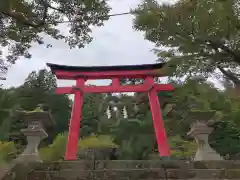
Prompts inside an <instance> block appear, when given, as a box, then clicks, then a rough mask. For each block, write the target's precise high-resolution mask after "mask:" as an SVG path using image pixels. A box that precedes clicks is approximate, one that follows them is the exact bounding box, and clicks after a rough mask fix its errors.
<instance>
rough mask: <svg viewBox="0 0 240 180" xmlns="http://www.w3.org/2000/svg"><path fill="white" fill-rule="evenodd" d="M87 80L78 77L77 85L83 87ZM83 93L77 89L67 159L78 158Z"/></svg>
mask: <svg viewBox="0 0 240 180" xmlns="http://www.w3.org/2000/svg"><path fill="white" fill-rule="evenodd" d="M84 83H85V81H84V80H83V79H78V80H77V82H76V85H77V86H78V87H83V86H84ZM82 105H83V94H82V92H80V91H75V96H74V104H73V108H72V117H71V120H70V125H69V133H68V141H67V147H66V153H65V160H76V158H77V157H76V154H77V149H78V138H79V129H80V120H81V118H82Z"/></svg>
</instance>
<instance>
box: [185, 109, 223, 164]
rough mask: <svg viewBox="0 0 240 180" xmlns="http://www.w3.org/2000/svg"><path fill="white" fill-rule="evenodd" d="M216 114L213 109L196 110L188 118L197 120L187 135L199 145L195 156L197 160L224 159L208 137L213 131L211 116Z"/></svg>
mask: <svg viewBox="0 0 240 180" xmlns="http://www.w3.org/2000/svg"><path fill="white" fill-rule="evenodd" d="M214 115H215V112H212V111H195V112H190V113H189V116H188V118H191V119H196V122H195V123H193V124H192V126H191V130H190V131H189V132H188V134H187V135H189V136H191V137H193V138H194V139H195V140H196V143H197V145H198V150H197V153H196V155H195V157H194V160H195V161H204V160H207V161H209V160H223V158H222V157H221V156H220V155H219V154H218V153H217V152H216V151H214V150H213V149H212V148H211V147H210V145H209V142H208V137H209V135H210V134H211V132H212V131H213V128H212V127H211V125H213V122H211V121H210V120H211V118H212V117H213V116H214Z"/></svg>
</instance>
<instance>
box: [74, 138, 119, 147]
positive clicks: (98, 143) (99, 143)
mask: <svg viewBox="0 0 240 180" xmlns="http://www.w3.org/2000/svg"><path fill="white" fill-rule="evenodd" d="M78 147H79V148H101V147H103V148H108V147H110V148H117V147H118V146H117V145H116V144H115V143H113V139H112V137H111V136H108V135H100V136H95V135H91V136H88V137H86V138H84V139H80V140H79V143H78Z"/></svg>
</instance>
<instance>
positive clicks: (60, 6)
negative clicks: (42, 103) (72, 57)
mask: <svg viewBox="0 0 240 180" xmlns="http://www.w3.org/2000/svg"><path fill="white" fill-rule="evenodd" d="M0 3H1V7H0V13H1V16H0V21H1V22H2V23H1V24H2V25H1V28H0V34H1V35H3V36H1V38H0V42H1V43H0V45H1V46H2V47H7V48H8V49H9V51H8V56H7V60H8V62H10V63H14V62H15V61H16V60H17V57H18V56H24V57H26V58H30V57H31V54H29V52H28V50H29V48H30V47H31V46H32V43H38V44H40V45H42V44H44V43H46V47H47V48H48V47H51V44H49V43H48V42H45V39H44V38H43V36H42V34H47V35H49V36H50V37H52V38H54V39H57V40H64V41H65V42H66V43H67V44H68V45H69V46H70V48H74V47H79V48H82V47H84V45H85V44H86V43H89V42H90V41H91V40H92V38H91V36H90V33H91V26H102V25H103V21H104V20H107V19H108V16H107V15H108V13H109V11H110V8H109V6H108V5H107V3H106V1H100V0H88V1H76V0H69V1H67V2H66V1H62V0H53V1H52V0H40V1H39V0H30V1H28V0H8V1H5V0H0ZM66 20H67V21H66ZM68 21H69V22H68ZM63 22H64V24H66V27H68V28H67V31H68V32H69V33H65V32H64V31H61V30H60V29H59V26H58V25H59V23H63ZM64 29H65V30H66V28H64ZM0 55H1V53H0ZM1 57H2V56H0V58H1ZM2 58H4V57H2Z"/></svg>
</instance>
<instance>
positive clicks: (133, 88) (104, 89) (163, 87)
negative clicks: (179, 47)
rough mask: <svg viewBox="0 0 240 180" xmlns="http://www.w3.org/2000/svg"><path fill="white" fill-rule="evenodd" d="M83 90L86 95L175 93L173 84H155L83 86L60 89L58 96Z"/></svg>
mask: <svg viewBox="0 0 240 180" xmlns="http://www.w3.org/2000/svg"><path fill="white" fill-rule="evenodd" d="M78 89H79V90H81V91H82V92H84V93H121V92H148V91H149V90H150V89H155V90H156V91H173V90H174V88H173V86H172V85H171V84H155V85H153V86H151V87H150V86H148V85H146V84H137V85H125V86H116V85H114V86H111V85H110V86H83V87H82V88H81V87H75V88H74V87H58V88H57V89H56V93H57V94H74V92H75V91H78Z"/></svg>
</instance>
